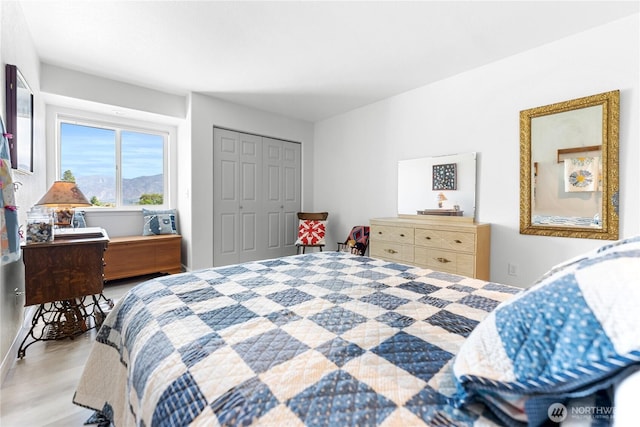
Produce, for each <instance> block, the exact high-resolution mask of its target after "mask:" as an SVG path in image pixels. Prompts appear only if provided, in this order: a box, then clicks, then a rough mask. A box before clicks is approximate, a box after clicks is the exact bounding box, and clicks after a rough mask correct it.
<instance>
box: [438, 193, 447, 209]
mask: <svg viewBox="0 0 640 427" xmlns="http://www.w3.org/2000/svg"><path fill="white" fill-rule="evenodd" d="M445 200H447V198H446V197H445V195H444V193H438V195H437V196H436V201H437V202H438V207H439V208H441V207H442V202H444V201H445Z"/></svg>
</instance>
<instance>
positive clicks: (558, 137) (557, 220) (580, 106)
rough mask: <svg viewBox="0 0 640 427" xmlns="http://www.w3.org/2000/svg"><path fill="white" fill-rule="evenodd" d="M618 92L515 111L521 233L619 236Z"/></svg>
mask: <svg viewBox="0 0 640 427" xmlns="http://www.w3.org/2000/svg"><path fill="white" fill-rule="evenodd" d="M619 116H620V91H617V90H616V91H611V92H606V93H601V94H597V95H592V96H587V97H584V98H578V99H573V100H570V101H564V102H559V103H557V104H551V105H546V106H543V107H536V108H531V109H528V110H524V111H521V112H520V233H521V234H533V235H539V236H556V237H575V238H588V239H604V240H617V239H618V222H619V221H618V181H619V170H618V132H619V129H618V127H619Z"/></svg>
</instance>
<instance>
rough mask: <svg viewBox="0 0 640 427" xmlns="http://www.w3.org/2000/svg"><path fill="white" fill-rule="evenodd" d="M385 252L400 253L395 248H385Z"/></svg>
mask: <svg viewBox="0 0 640 427" xmlns="http://www.w3.org/2000/svg"><path fill="white" fill-rule="evenodd" d="M385 252H388V253H390V254H397V253H398V251H396V250H393V249H385Z"/></svg>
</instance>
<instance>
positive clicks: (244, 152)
mask: <svg viewBox="0 0 640 427" xmlns="http://www.w3.org/2000/svg"><path fill="white" fill-rule="evenodd" d="M213 139H214V167H213V198H214V203H213V205H214V206H213V246H214V250H213V264H214V265H216V266H217V265H228V264H233V263H237V262H243V261H250V260H255V259H260V258H261V257H262V256H263V255H262V254H261V253H260V251H261V248H260V244H259V241H260V240H261V239H263V237H262V238H261V236H260V233H261V232H260V227H259V223H258V221H259V218H260V216H261V215H262V201H261V198H262V196H261V195H262V191H263V190H262V182H261V180H262V166H261V165H262V141H261V138H260V137H259V136H256V135H249V134H243V133H239V132H233V131H228V130H225V129H218V128H216V129H214V138H213ZM196 232H197V230H196Z"/></svg>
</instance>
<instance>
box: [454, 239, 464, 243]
mask: <svg viewBox="0 0 640 427" xmlns="http://www.w3.org/2000/svg"><path fill="white" fill-rule="evenodd" d="M454 242H456V243H462V240H458V239H456V240H454Z"/></svg>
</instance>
